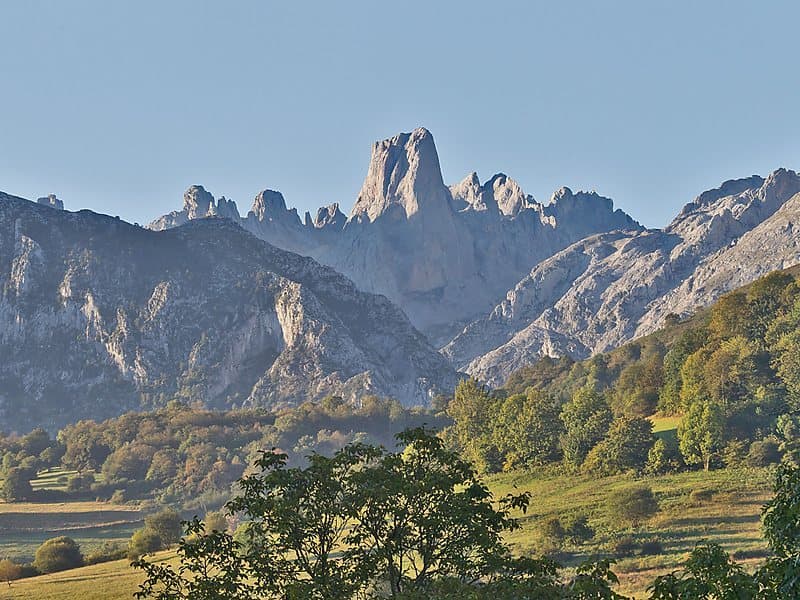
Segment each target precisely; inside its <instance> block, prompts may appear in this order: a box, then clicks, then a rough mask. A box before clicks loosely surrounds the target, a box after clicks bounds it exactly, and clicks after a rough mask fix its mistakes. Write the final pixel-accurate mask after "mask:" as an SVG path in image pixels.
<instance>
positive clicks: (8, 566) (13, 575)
mask: <svg viewBox="0 0 800 600" xmlns="http://www.w3.org/2000/svg"><path fill="white" fill-rule="evenodd" d="M22 574H23V570H22V565H18V564H17V563H15V562H14V561H12V560H9V559H8V558H4V559H3V560H0V581H14V580H15V579H19V578H20V577H22Z"/></svg>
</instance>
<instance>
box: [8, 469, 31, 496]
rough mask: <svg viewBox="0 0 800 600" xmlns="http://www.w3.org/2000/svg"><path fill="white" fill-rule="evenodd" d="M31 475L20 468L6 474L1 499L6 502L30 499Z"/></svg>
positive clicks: (10, 470)
mask: <svg viewBox="0 0 800 600" xmlns="http://www.w3.org/2000/svg"><path fill="white" fill-rule="evenodd" d="M30 477H31V474H30V473H29V472H28V471H27V470H26V469H22V468H20V467H13V468H11V469H9V470H8V471H7V472H6V476H5V479H4V480H3V498H4V499H5V501H6V502H21V501H23V500H28V499H30V497H31V495H32V494H33V488H32V487H31V482H30Z"/></svg>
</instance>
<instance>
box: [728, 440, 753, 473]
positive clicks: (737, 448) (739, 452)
mask: <svg viewBox="0 0 800 600" xmlns="http://www.w3.org/2000/svg"><path fill="white" fill-rule="evenodd" d="M747 447H748V446H747V442H746V441H745V440H731V441H729V442H728V443H727V444H725V447H724V448H723V449H722V462H723V464H724V465H725V466H726V467H740V466H742V464H744V461H745V457H746V456H747Z"/></svg>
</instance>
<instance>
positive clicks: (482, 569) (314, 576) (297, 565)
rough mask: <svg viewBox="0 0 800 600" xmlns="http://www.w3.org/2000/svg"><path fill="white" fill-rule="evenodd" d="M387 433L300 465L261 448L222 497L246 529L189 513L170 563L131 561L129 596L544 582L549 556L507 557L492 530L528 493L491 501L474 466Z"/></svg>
mask: <svg viewBox="0 0 800 600" xmlns="http://www.w3.org/2000/svg"><path fill="white" fill-rule="evenodd" d="M398 439H399V441H400V443H401V444H402V445H404V446H405V448H404V449H403V450H401V451H398V452H386V451H385V450H382V449H380V448H376V447H372V446H365V445H361V444H349V445H348V446H346V447H344V448H343V449H342V450H340V451H339V452H337V453H336V454H335V455H334V456H333V457H331V458H327V457H324V456H320V455H311V456H310V457H309V459H308V466H306V467H304V468H287V467H286V460H287V457H286V455H284V454H279V453H275V452H264V453H263V454H262V456H261V457H260V458H259V459H258V464H257V468H258V472H256V473H253V474H251V475H248V476H246V477H244V478H242V479H241V480H240V483H239V489H240V493H239V494H238V495H237V496H236V497H235V498H234V499H233V500H232V501H231V502H230V503H229V504H228V506H227V508H228V510H229V511H230V512H231V513H236V514H238V515H240V516H242V517H243V518H245V520H246V522H247V526H246V527H241V528H240V529H239V530H237V533H236V535H235V536H232V535H231V534H229V533H228V532H223V531H212V532H210V533H207V532H206V531H205V528H204V526H203V524H202V523H201V522H200V521H198V520H195V521H193V522H192V523H190V524H189V525H188V528H187V534H188V535H187V536H186V537H184V538H183V539H182V540H181V542H180V544H179V546H178V556H179V557H180V566H179V568H178V569H177V570H176V569H175V568H173V567H172V565H170V564H161V563H150V562H148V561H147V560H139V561H137V562H136V563H135V564H136V566H137V567H139V568H141V569H143V570H144V571H145V574H146V580H145V582H144V584H143V585H142V587H141V589H140V592H139V593H138V594H137V596H138V597H139V598H148V597H153V598H157V599H159V600H173V599H178V598H192V599H197V600H199V599H210V598H234V597H235V598H241V599H243V600H251V599H254V598H263V597H265V596H269V594H273V595H277V596H280V597H287V598H320V599H331V600H333V599H337V600H339V599H346V598H353V597H354V596H355V595H356V594H358V593H360V592H364V591H365V590H366V589H368V588H371V587H372V586H374V585H375V584H376V583H377V582H378V581H380V580H385V581H388V582H389V585H390V589H391V594H392V596H393V597H397V598H399V597H419V598H435V597H437V596H435V595H431V590H433V589H434V588H436V589H440V588H439V586H441V585H445V584H447V585H449V584H448V582H457V583H458V585H459V586H460V585H466V586H471V585H472V584H473V583H474V582H475V581H476V580H477V579H481V578H482V579H483V580H484V581H485V582H487V584H491V585H495V584H497V585H500V584H501V583H502V585H505V586H512V587H514V586H518V585H519V586H522V585H524V586H527V587H528V588H531V589H533V586H534V584H535V585H539V586H540V587H539V588H537V589H538V590H543V589H545V588H543V587H541V586H546V585H551V584H552V585H555V583H554V580H553V578H552V577H551V576H550V574H553V575H554V573H555V571H554V570H553V568H552V567H551V566H550V563H545V562H542V561H531V560H523V559H519V560H518V559H512V558H511V557H510V554H509V551H508V547H507V546H506V545H505V543H504V542H503V539H502V534H503V533H504V532H506V531H508V530H509V529H512V528H514V527H516V521H515V520H514V519H513V518H512V517H511V511H512V510H514V509H520V508H524V507H525V506H526V505H527V495H521V496H508V497H505V498H502V499H495V498H494V497H493V496H492V495H491V493H490V492H489V490H488V489H487V488H486V486H485V485H484V484H483V483H482V482H481V481H480V480H479V479H478V478H477V474H476V471H475V470H474V468H473V467H472V466H471V465H470V464H469V463H466V462H465V461H463V460H462V459H460V458H459V457H458V456H457V455H456V454H454V453H452V452H450V451H449V450H447V449H446V448H445V446H444V444H443V442H442V440H441V439H440V438H438V437H436V436H434V435H432V434H431V432H430V431H428V430H425V429H424V428H419V429H412V430H407V431H405V432H404V433H402V434H400V435H398ZM547 589H548V590H550V591H552V590H553V588H552V587H550V588H547ZM402 594H422V595H421V596H401V595H402ZM552 596H553V594H544V596H542V595H541V594H539V596H535V595H534V596H533V597H552ZM456 597H463V596H456ZM507 597H517V596H507Z"/></svg>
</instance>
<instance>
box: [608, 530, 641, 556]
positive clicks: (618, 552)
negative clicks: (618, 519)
mask: <svg viewBox="0 0 800 600" xmlns="http://www.w3.org/2000/svg"><path fill="white" fill-rule="evenodd" d="M638 547H639V546H638V544H637V543H636V540H634V539H633V538H632V537H631V536H629V535H626V536H623V537H620V538H617V539H615V540H614V541H613V542H612V543H611V552H612V554H614V556H617V557H620V558H622V557H625V556H633V554H634V552H636V549H637V548H638Z"/></svg>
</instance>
